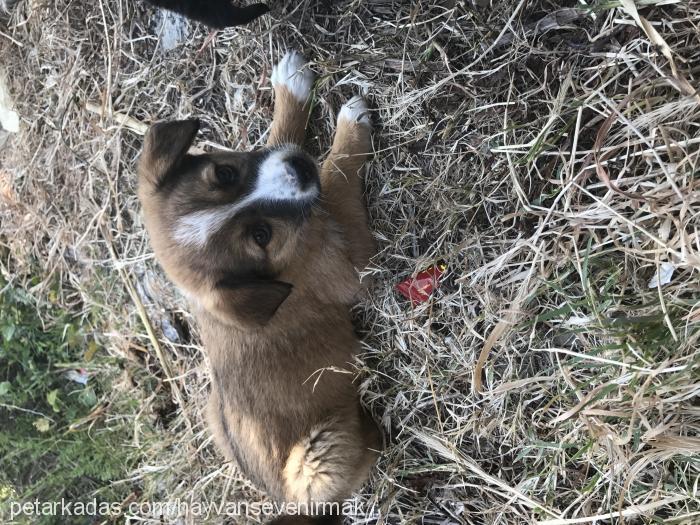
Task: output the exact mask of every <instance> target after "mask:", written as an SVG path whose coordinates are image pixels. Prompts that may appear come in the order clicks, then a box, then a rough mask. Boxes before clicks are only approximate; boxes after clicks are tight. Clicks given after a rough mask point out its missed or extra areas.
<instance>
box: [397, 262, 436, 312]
mask: <svg viewBox="0 0 700 525" xmlns="http://www.w3.org/2000/svg"><path fill="white" fill-rule="evenodd" d="M445 270H447V265H446V264H436V265H435V266H431V267H430V268H428V269H426V270H423V271H422V272H420V273H419V274H418V275H416V276H415V277H409V278H408V279H405V280H403V281H401V282H400V283H399V284H397V285H396V291H397V292H399V293H400V294H401V295H403V296H404V297H405V298H406V299H410V300H411V302H412V303H413V305H414V306H415V305H417V304H420V303H424V302H425V301H427V300H428V299H430V295H431V294H432V293H433V291H434V290H435V289H436V288H437V287H438V285H439V284H440V278H441V277H442V275H443V274H444V273H445Z"/></svg>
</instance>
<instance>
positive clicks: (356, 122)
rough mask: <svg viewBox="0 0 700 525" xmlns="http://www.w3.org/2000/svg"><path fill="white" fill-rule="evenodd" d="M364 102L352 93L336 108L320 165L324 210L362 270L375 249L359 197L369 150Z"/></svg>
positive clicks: (369, 126)
mask: <svg viewBox="0 0 700 525" xmlns="http://www.w3.org/2000/svg"><path fill="white" fill-rule="evenodd" d="M371 129H372V125H371V123H370V119H369V114H368V112H367V104H365V101H364V100H363V99H362V98H361V97H358V96H356V97H353V98H352V99H350V100H349V101H348V102H347V103H346V104H345V105H344V106H343V107H342V108H341V110H340V113H339V114H338V126H337V128H336V132H335V139H334V140H333V147H332V148H331V153H330V155H328V158H327V159H326V161H325V162H324V163H323V167H322V168H321V189H322V192H323V195H324V199H325V201H326V203H327V207H328V211H329V212H330V213H331V215H332V216H333V218H334V219H335V220H336V221H338V222H339V223H340V225H341V226H342V228H343V231H344V233H345V236H346V239H347V242H348V244H349V246H348V248H349V250H348V251H349V255H350V259H351V261H352V263H353V265H354V266H355V267H356V268H357V269H358V270H362V269H364V268H365V267H366V266H367V263H368V262H369V259H370V257H372V256H373V255H374V253H375V249H376V247H375V243H374V239H373V238H372V235H371V234H370V232H369V227H368V225H367V209H366V207H365V205H364V203H363V198H362V168H363V166H364V164H365V162H366V161H367V159H368V158H369V156H370V153H371V150H372V141H371V136H370V133H371Z"/></svg>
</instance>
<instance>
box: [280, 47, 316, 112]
mask: <svg viewBox="0 0 700 525" xmlns="http://www.w3.org/2000/svg"><path fill="white" fill-rule="evenodd" d="M305 65H306V59H305V58H304V57H303V56H302V55H301V54H300V53H298V52H296V51H288V52H287V54H286V55H284V57H283V58H282V60H280V63H279V64H277V65H276V66H275V67H274V68H273V69H272V86H273V87H275V88H277V87H278V86H284V87H286V88H287V90H289V92H290V93H291V94H292V96H294V98H295V99H297V100H298V101H299V102H301V103H304V102H306V100H307V99H308V98H309V95H310V94H311V88H312V86H313V84H314V74H313V71H311V70H310V69H309V68H308V67H304V66H305Z"/></svg>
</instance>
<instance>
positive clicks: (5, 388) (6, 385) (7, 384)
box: [0, 381, 12, 396]
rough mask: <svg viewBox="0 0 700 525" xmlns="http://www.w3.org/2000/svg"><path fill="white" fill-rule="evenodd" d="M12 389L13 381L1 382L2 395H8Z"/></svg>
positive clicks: (0, 390) (0, 393)
mask: <svg viewBox="0 0 700 525" xmlns="http://www.w3.org/2000/svg"><path fill="white" fill-rule="evenodd" d="M10 390H12V383H10V382H9V381H3V382H2V383H0V396H6V395H7V394H9V393H10Z"/></svg>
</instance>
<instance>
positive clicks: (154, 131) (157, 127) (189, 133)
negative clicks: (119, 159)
mask: <svg viewBox="0 0 700 525" xmlns="http://www.w3.org/2000/svg"><path fill="white" fill-rule="evenodd" d="M198 130H199V120H197V119H192V120H174V121H172V122H157V123H156V124H153V125H152V126H151V127H150V128H149V130H148V133H146V139H145V141H144V144H143V152H142V153H141V158H140V159H139V174H140V176H141V177H142V178H145V179H146V180H147V181H148V182H150V183H151V184H154V185H156V186H158V185H160V184H161V183H162V182H163V181H164V180H165V178H166V177H167V176H168V175H169V174H170V173H172V171H173V170H174V169H175V168H177V166H178V164H180V162H181V161H182V159H183V157H184V156H185V155H186V154H187V150H189V149H190V146H191V145H192V142H193V141H194V137H195V136H196V135H197V131H198Z"/></svg>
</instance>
